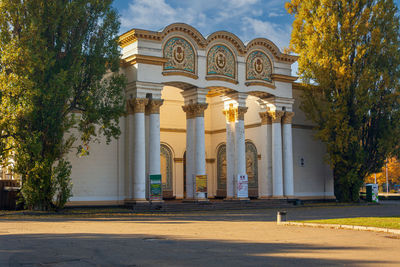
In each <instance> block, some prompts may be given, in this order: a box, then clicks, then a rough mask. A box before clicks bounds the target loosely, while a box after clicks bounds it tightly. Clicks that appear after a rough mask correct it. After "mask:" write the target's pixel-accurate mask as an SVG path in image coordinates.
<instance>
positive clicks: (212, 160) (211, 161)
mask: <svg viewBox="0 0 400 267" xmlns="http://www.w3.org/2000/svg"><path fill="white" fill-rule="evenodd" d="M206 163H215V159H206Z"/></svg>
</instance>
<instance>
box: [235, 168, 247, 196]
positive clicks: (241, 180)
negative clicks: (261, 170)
mask: <svg viewBox="0 0 400 267" xmlns="http://www.w3.org/2000/svg"><path fill="white" fill-rule="evenodd" d="M237 197H238V198H248V197H249V181H248V178H247V174H242V175H238V182H237Z"/></svg>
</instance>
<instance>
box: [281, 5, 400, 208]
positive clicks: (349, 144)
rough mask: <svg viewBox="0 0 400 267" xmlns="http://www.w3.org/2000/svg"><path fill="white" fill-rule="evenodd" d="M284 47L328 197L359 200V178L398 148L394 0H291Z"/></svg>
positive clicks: (399, 57) (399, 43)
mask: <svg viewBox="0 0 400 267" xmlns="http://www.w3.org/2000/svg"><path fill="white" fill-rule="evenodd" d="M286 8H287V10H288V12H289V13H291V14H293V15H294V16H295V20H294V22H293V31H292V36H291V42H290V49H291V50H292V51H293V52H294V53H296V54H297V55H298V56H299V60H298V63H299V73H298V74H299V76H300V78H301V80H302V82H303V87H304V97H303V100H302V105H301V108H302V110H303V111H304V112H305V113H306V115H307V117H308V118H309V119H311V120H312V121H314V122H315V124H316V125H317V126H316V130H317V131H316V137H317V138H319V139H320V140H322V141H323V142H324V143H325V144H326V148H327V154H328V157H327V161H328V162H329V163H330V165H331V167H332V169H333V175H334V185H335V196H336V198H337V199H338V200H339V201H344V202H348V201H358V200H359V190H360V187H361V185H362V184H363V181H364V178H365V177H367V176H368V175H370V174H371V173H374V172H378V171H379V170H380V169H381V167H382V166H383V165H384V162H385V159H386V158H389V157H392V156H393V155H396V154H398V148H399V146H398V140H399V139H400V112H399V111H400V98H399V89H400V86H399V80H400V67H399V66H400V52H399V51H400V40H399V17H398V15H397V12H398V9H397V7H396V5H395V4H394V2H393V0H292V1H291V2H290V3H287V4H286Z"/></svg>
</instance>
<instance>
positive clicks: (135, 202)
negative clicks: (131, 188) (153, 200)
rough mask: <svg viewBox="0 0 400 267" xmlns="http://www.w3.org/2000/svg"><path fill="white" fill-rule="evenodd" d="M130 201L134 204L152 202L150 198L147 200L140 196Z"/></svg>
mask: <svg viewBox="0 0 400 267" xmlns="http://www.w3.org/2000/svg"><path fill="white" fill-rule="evenodd" d="M130 203H133V204H148V203H150V202H149V200H147V199H145V198H138V199H131V200H130Z"/></svg>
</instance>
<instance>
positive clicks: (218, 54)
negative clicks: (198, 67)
mask: <svg viewBox="0 0 400 267" xmlns="http://www.w3.org/2000/svg"><path fill="white" fill-rule="evenodd" d="M214 74H217V75H224V76H228V77H229V78H233V79H234V78H235V57H234V56H233V54H232V52H231V51H230V50H229V49H228V48H227V47H226V46H224V45H215V46H213V47H212V48H211V49H210V51H209V52H208V55H207V75H214Z"/></svg>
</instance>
